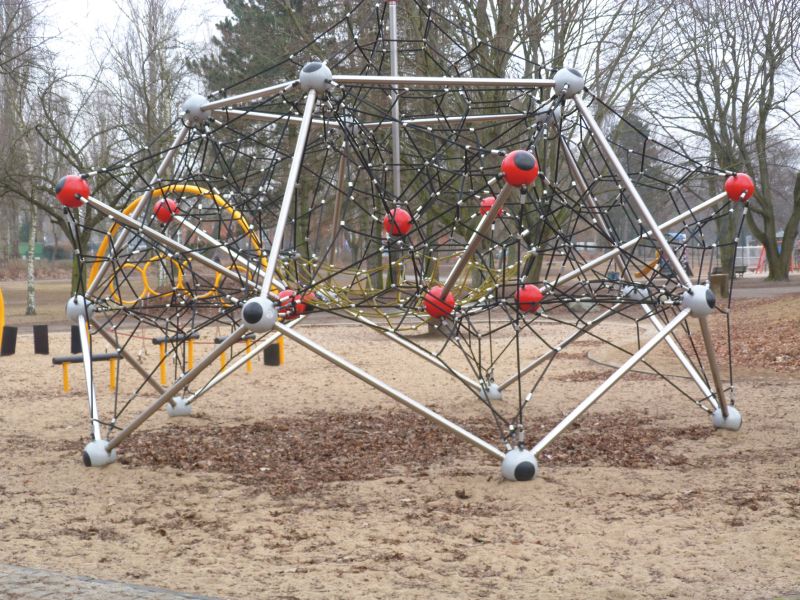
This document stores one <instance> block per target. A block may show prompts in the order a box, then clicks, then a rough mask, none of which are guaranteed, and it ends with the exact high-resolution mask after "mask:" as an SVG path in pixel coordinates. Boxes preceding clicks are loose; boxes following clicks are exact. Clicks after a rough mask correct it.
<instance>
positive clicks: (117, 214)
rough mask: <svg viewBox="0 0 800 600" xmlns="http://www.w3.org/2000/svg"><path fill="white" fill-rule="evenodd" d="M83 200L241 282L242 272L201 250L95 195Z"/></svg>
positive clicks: (250, 284) (128, 225)
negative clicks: (127, 213)
mask: <svg viewBox="0 0 800 600" xmlns="http://www.w3.org/2000/svg"><path fill="white" fill-rule="evenodd" d="M83 200H84V202H85V203H86V204H88V205H90V206H91V207H92V208H94V209H95V210H97V211H99V212H101V213H103V214H105V215H106V216H108V217H110V218H111V219H112V220H114V221H116V222H117V223H121V224H124V225H125V226H126V227H130V228H131V229H136V231H137V232H138V233H142V234H144V235H146V236H147V237H149V238H151V239H153V240H155V241H157V242H158V243H160V244H163V245H164V246H166V247H167V248H169V249H170V250H173V251H175V252H181V253H184V254H188V255H189V256H191V257H192V258H193V259H194V260H196V261H197V262H199V263H202V264H204V265H205V266H207V267H209V268H210V269H213V270H214V271H216V272H217V273H221V274H222V275H224V276H225V277H229V278H231V279H233V280H234V281H237V282H240V283H241V274H240V273H237V272H234V271H231V270H230V269H227V268H225V267H223V266H222V265H220V264H219V263H218V262H216V261H213V260H211V259H210V258H208V257H206V256H204V255H203V254H202V253H201V252H197V251H195V250H192V249H191V248H189V247H188V246H184V245H183V244H179V243H178V242H176V241H175V240H173V239H172V238H170V237H167V236H166V235H164V234H163V233H161V232H160V231H156V230H155V229H153V228H152V227H148V226H147V225H142V224H141V223H139V222H138V221H136V220H135V219H133V218H131V217H129V216H128V215H126V214H125V213H123V212H121V211H118V210H116V209H114V208H111V207H110V206H108V205H107V204H105V203H103V202H101V201H100V200H97V199H96V198H93V197H91V196H89V197H88V198H83ZM244 283H245V284H247V285H249V286H251V287H256V284H255V283H254V282H252V281H250V280H249V279H248V280H245V282H244ZM232 299H233V300H234V301H236V298H233V297H232Z"/></svg>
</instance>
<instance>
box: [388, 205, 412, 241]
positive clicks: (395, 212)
mask: <svg viewBox="0 0 800 600" xmlns="http://www.w3.org/2000/svg"><path fill="white" fill-rule="evenodd" d="M383 229H384V231H386V233H388V234H389V235H394V236H400V235H406V234H407V233H408V232H409V231H411V215H410V214H409V213H408V211H407V210H404V209H402V208H393V209H392V210H390V211H389V212H388V213H387V215H386V216H385V217H383Z"/></svg>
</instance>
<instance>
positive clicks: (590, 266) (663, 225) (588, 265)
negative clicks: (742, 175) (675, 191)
mask: <svg viewBox="0 0 800 600" xmlns="http://www.w3.org/2000/svg"><path fill="white" fill-rule="evenodd" d="M727 197H728V196H727V194H724V193H723V194H719V195H717V196H714V197H713V198H710V199H708V200H706V201H705V202H701V203H700V204H698V205H697V206H695V207H694V208H690V209H689V210H686V211H684V212H682V213H681V214H679V215H678V216H676V217H673V218H672V219H669V220H668V221H664V222H663V223H661V224H660V225H658V226H657V229H658V230H663V229H669V228H670V227H672V226H673V225H675V224H676V223H679V222H681V221H683V220H684V219H685V218H686V217H688V216H690V215H692V214H695V213H697V212H700V211H701V210H704V209H706V208H708V207H709V206H712V205H713V204H716V203H717V202H719V201H720V200H722V199H723V198H727ZM652 235H653V231H652V230H651V231H646V232H644V233H642V234H641V235H637V236H636V237H635V238H633V239H630V240H628V241H627V242H625V243H624V244H620V245H619V246H618V247H616V248H613V249H611V250H609V251H608V252H606V253H605V254H602V255H601V256H598V257H597V258H593V259H592V260H590V261H588V262H587V263H586V264H583V265H581V266H580V267H578V268H576V269H573V270H572V271H569V272H568V273H565V274H564V275H561V276H558V277H556V279H555V280H554V281H553V282H544V283H543V284H542V288H543V291H544V290H546V289H551V288H553V287H555V286H556V285H558V284H562V283H566V282H568V281H571V280H572V279H575V278H576V277H578V276H579V275H582V274H583V273H585V272H586V271H588V270H590V269H593V268H594V267H596V266H597V265H600V264H602V263H604V262H606V261H607V260H611V259H612V258H614V257H615V256H616V255H617V254H619V253H620V252H622V251H623V250H627V249H628V248H632V247H633V246H635V245H636V244H638V243H639V242H640V241H642V240H643V239H647V238H649V237H651V236H652Z"/></svg>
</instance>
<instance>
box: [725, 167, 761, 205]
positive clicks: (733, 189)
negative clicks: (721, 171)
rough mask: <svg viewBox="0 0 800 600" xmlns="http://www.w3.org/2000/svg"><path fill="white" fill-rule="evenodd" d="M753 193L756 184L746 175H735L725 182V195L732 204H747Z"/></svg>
mask: <svg viewBox="0 0 800 600" xmlns="http://www.w3.org/2000/svg"><path fill="white" fill-rule="evenodd" d="M755 191H756V184H755V183H753V178H752V177H750V175H748V174H747V173H736V175H731V176H730V177H728V178H727V179H726V180H725V193H727V194H728V198H730V199H731V200H733V201H734V202H747V200H748V199H749V198H750V196H752V195H753V194H754V193H755Z"/></svg>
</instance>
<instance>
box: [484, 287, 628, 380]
mask: <svg viewBox="0 0 800 600" xmlns="http://www.w3.org/2000/svg"><path fill="white" fill-rule="evenodd" d="M620 306H622V303H621V302H619V303H617V304H615V305H614V306H612V307H611V308H609V309H608V310H607V311H605V312H604V313H602V314H600V315H598V316H596V317H595V318H594V319H592V320H591V321H589V322H588V323H587V324H586V326H585V327H584V328H583V329H578V330H577V331H573V332H572V333H571V334H570V335H569V336H567V337H566V338H564V340H563V341H562V342H561V343H560V344H558V345H557V346H555V347H553V348H551V349H550V350H548V351H547V352H545V353H544V354H542V355H541V356H540V357H539V358H537V359H535V360H534V361H533V362H531V363H530V364H529V365H528V366H526V367H524V368H523V369H521V370H520V372H519V373H517V374H516V375H512V376H511V377H509V378H508V379H507V380H506V381H504V382H503V383H501V384H500V386H498V387H499V388H500V391H502V390H504V389H506V388H507V387H508V386H510V385H511V384H512V383H514V382H516V381H517V380H519V379H522V378H523V377H524V376H525V375H527V374H528V373H530V372H531V371H533V370H534V369H535V368H536V367H538V366H539V365H540V364H542V363H543V362H544V361H546V360H549V359H550V357H551V356H553V355H555V354H558V353H559V352H561V350H562V349H563V348H564V346H566V345H567V344H570V343H572V342H573V341H574V340H576V339H578V338H579V337H581V336H582V335H583V334H585V333H588V332H589V331H591V329H592V328H593V327H594V326H595V325H597V324H598V323H600V322H601V321H604V320H606V319H607V318H608V317H610V316H611V315H613V314H614V313H615V312H616V310H617V309H618V308H619V307H620Z"/></svg>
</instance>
